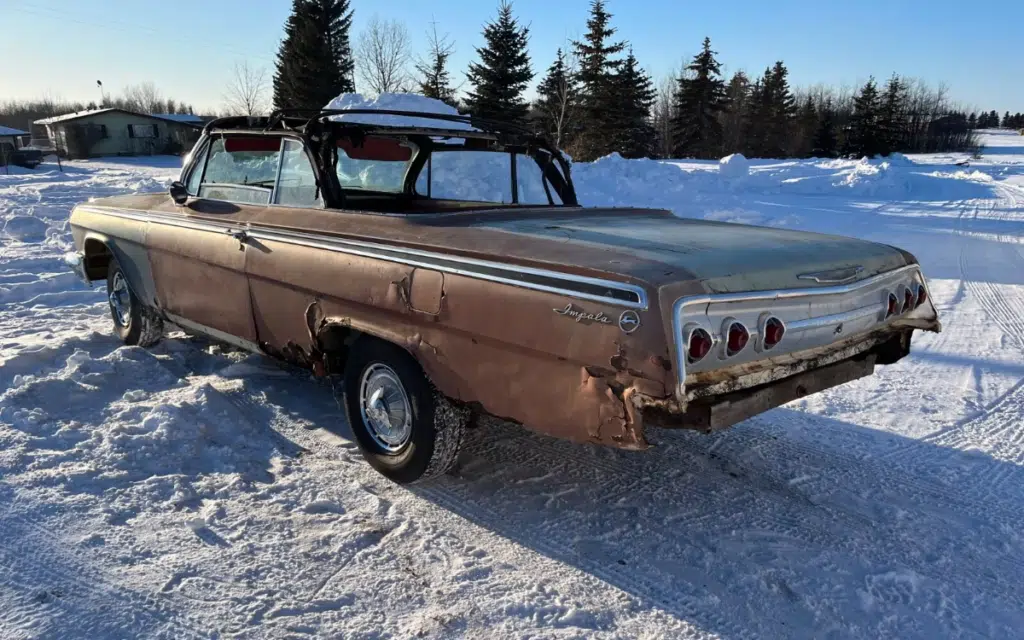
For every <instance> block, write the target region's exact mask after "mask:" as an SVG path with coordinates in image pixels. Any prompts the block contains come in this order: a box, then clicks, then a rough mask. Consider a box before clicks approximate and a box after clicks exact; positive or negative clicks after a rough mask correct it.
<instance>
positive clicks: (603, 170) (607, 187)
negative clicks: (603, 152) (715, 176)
mask: <svg viewBox="0 0 1024 640" xmlns="http://www.w3.org/2000/svg"><path fill="white" fill-rule="evenodd" d="M700 178H701V176H697V175H696V174H693V173H690V172H688V171H685V170H683V169H681V168H680V167H678V166H675V165H673V164H669V163H665V162H661V161H660V160H650V159H648V158H639V159H636V160H630V159H627V158H623V157H622V156H620V155H619V154H618V153H612V154H610V155H607V156H604V157H603V158H598V159H597V160H595V161H593V162H579V163H576V164H574V165H573V167H572V179H573V182H574V183H575V186H576V195H577V197H578V198H579V201H580V204H582V205H584V206H597V207H601V206H605V207H655V208H661V207H664V206H666V204H667V203H670V202H678V201H679V199H680V198H685V199H687V200H689V199H690V197H691V194H692V193H693V191H694V190H695V188H692V185H694V183H697V182H700ZM677 213H679V211H677Z"/></svg>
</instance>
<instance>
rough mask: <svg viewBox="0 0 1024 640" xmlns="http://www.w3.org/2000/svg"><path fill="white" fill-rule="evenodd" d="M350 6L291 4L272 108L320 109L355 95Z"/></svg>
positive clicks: (336, 0) (335, 0)
mask: <svg viewBox="0 0 1024 640" xmlns="http://www.w3.org/2000/svg"><path fill="white" fill-rule="evenodd" d="M351 26H352V11H351V10H350V9H349V0H293V1H292V13H291V15H290V16H288V20H287V22H285V27H284V31H285V38H284V40H283V41H282V42H281V46H280V48H279V49H278V52H277V69H276V70H275V72H274V106H275V107H277V108H279V109H280V108H285V107H293V108H303V109H322V108H323V107H324V106H326V105H327V103H328V102H330V101H331V100H332V99H333V98H335V97H336V96H337V95H338V94H341V93H346V92H351V91H355V86H354V85H353V83H352V68H353V63H352V50H351V47H350V44H349V35H348V32H349V29H350V27H351Z"/></svg>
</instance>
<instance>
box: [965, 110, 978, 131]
mask: <svg viewBox="0 0 1024 640" xmlns="http://www.w3.org/2000/svg"><path fill="white" fill-rule="evenodd" d="M967 128H968V129H977V128H978V116H977V114H975V113H974V112H973V111H972V112H971V115H970V116H968V117H967Z"/></svg>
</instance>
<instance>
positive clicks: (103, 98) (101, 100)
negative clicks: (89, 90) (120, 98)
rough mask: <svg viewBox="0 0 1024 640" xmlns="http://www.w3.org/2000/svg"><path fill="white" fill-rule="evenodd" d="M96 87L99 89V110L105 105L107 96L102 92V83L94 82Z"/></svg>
mask: <svg viewBox="0 0 1024 640" xmlns="http://www.w3.org/2000/svg"><path fill="white" fill-rule="evenodd" d="M96 86H97V87H99V88H100V109H102V108H103V106H104V105H105V104H106V103H107V95H106V94H105V93H104V92H103V83H102V82H101V81H99V80H97V81H96Z"/></svg>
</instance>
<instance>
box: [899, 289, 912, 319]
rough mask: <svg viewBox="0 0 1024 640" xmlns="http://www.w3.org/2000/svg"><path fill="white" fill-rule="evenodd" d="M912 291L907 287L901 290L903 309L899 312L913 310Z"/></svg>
mask: <svg viewBox="0 0 1024 640" xmlns="http://www.w3.org/2000/svg"><path fill="white" fill-rule="evenodd" d="M914 299H915V296H914V292H913V291H911V290H910V289H907V290H906V291H904V292H903V310H902V311H900V313H907V312H909V311H913V310H914Z"/></svg>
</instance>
